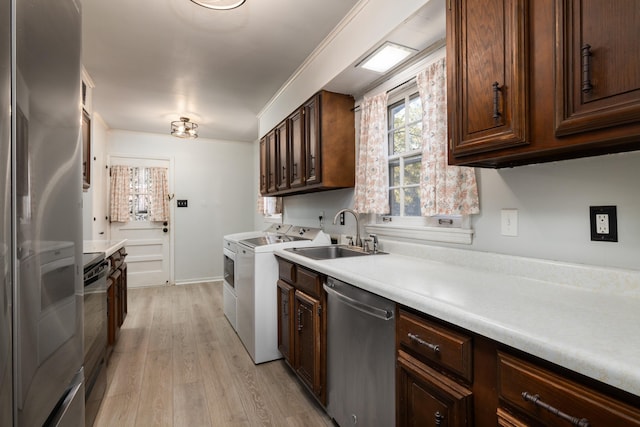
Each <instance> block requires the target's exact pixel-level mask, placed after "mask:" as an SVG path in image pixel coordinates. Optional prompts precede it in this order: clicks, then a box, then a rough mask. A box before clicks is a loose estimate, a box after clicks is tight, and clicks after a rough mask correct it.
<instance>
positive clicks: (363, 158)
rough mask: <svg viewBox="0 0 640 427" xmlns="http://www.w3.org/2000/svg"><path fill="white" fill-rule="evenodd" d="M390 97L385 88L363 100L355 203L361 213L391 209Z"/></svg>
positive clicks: (381, 212) (383, 211)
mask: <svg viewBox="0 0 640 427" xmlns="http://www.w3.org/2000/svg"><path fill="white" fill-rule="evenodd" d="M387 97H388V95H387V92H384V93H381V94H379V95H376V96H373V97H371V98H367V97H365V98H364V101H363V102H362V116H361V117H362V118H361V120H360V148H359V150H358V160H357V169H356V188H355V206H354V210H355V211H356V212H358V213H376V214H386V213H388V212H389V161H388V147H387V140H386V134H387V128H386V123H387Z"/></svg>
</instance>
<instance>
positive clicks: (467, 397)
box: [396, 350, 473, 427]
mask: <svg viewBox="0 0 640 427" xmlns="http://www.w3.org/2000/svg"><path fill="white" fill-rule="evenodd" d="M396 369H397V382H396V388H397V406H396V411H397V422H398V425H399V426H411V427H426V426H472V425H473V415H472V406H473V405H472V392H471V390H469V389H467V388H466V387H463V386H462V385H460V384H458V383H456V382H455V381H453V380H451V379H449V378H447V377H445V376H444V375H442V374H441V373H439V372H437V371H435V370H433V369H432V368H430V367H429V366H427V365H425V364H424V363H422V362H420V361H419V360H417V359H415V358H414V357H412V356H410V355H409V354H407V353H405V352H403V351H402V350H400V351H399V352H398V359H397V364H396Z"/></svg>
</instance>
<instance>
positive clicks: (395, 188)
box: [377, 83, 470, 228]
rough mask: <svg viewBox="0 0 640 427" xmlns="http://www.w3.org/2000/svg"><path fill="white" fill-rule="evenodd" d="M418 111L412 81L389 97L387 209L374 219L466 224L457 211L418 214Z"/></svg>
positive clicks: (435, 224) (419, 106)
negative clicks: (388, 208) (427, 215)
mask: <svg viewBox="0 0 640 427" xmlns="http://www.w3.org/2000/svg"><path fill="white" fill-rule="evenodd" d="M422 111H423V106H422V102H421V100H420V95H419V93H418V88H417V87H416V84H415V83H414V84H411V85H409V87H407V88H406V89H405V90H404V91H402V92H399V93H398V94H396V95H395V96H393V97H389V101H388V106H387V141H388V147H389V205H390V213H389V215H383V216H382V217H380V218H378V221H377V222H378V223H379V222H391V223H392V224H395V225H406V226H417V227H447V228H460V227H462V228H469V226H470V225H469V224H470V222H469V218H467V217H463V216H460V215H442V216H436V217H423V216H421V215H422V214H421V212H420V171H421V168H422Z"/></svg>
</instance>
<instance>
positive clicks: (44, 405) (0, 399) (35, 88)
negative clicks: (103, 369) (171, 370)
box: [0, 0, 84, 427]
mask: <svg viewBox="0 0 640 427" xmlns="http://www.w3.org/2000/svg"><path fill="white" fill-rule="evenodd" d="M0 9H1V11H0V17H1V18H0V19H1V20H2V22H1V23H0V31H2V35H1V37H0V40H1V41H0V43H1V44H2V45H1V47H0V55H1V56H2V58H1V59H0V73H1V76H0V78H1V79H2V80H1V83H0V96H1V101H0V102H2V107H1V108H2V114H1V115H0V132H1V133H0V161H1V162H2V164H3V167H2V169H0V170H1V171H2V176H0V197H2V198H3V201H4V202H3V209H2V212H1V213H0V227H1V229H0V274H2V275H3V276H2V277H3V279H4V280H3V281H2V289H1V296H0V304H1V305H0V310H1V311H0V313H1V314H2V319H1V323H0V328H2V329H1V330H0V339H1V340H2V341H1V342H0V376H1V377H0V425H1V426H12V425H13V426H43V425H47V426H49V425H51V426H74V427H77V426H81V425H83V424H84V374H83V368H82V363H83V347H82V346H83V343H82V340H83V338H82V336H83V334H82V327H83V325H82V318H83V316H82V314H83V313H82V308H83V307H82V303H83V302H82V301H83V283H82V173H81V160H80V158H81V150H82V149H81V139H80V138H81V134H80V123H81V117H82V116H81V107H80V105H81V104H80V100H81V97H80V81H81V79H80V47H81V38H80V34H81V26H80V22H81V20H80V16H81V15H80V3H79V1H76V0H55V1H51V0H0ZM8 43H9V46H7V44H8ZM8 47H9V48H10V49H9V51H10V52H11V54H10V55H8V52H7V48H8ZM7 69H8V70H10V71H7ZM9 106H10V108H9ZM9 113H10V123H11V127H10V130H9V127H8V126H7V118H8V117H9ZM9 367H10V368H9ZM9 385H11V386H9Z"/></svg>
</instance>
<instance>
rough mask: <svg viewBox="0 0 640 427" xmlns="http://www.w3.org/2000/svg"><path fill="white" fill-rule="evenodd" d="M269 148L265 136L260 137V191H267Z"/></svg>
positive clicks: (262, 192)
mask: <svg viewBox="0 0 640 427" xmlns="http://www.w3.org/2000/svg"><path fill="white" fill-rule="evenodd" d="M268 155H269V148H268V142H267V137H266V136H265V137H263V138H261V139H260V193H261V194H264V193H266V192H267V188H268V184H267V178H268V174H269V157H268Z"/></svg>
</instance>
